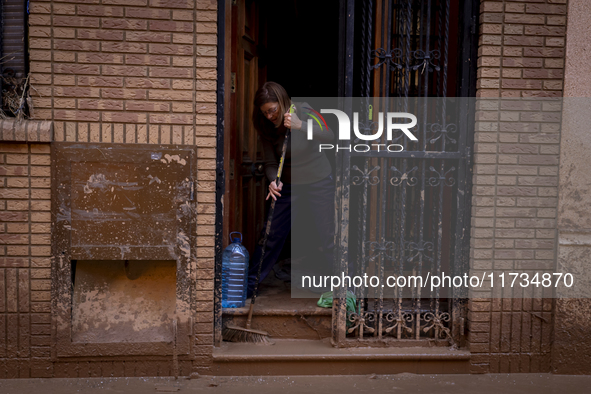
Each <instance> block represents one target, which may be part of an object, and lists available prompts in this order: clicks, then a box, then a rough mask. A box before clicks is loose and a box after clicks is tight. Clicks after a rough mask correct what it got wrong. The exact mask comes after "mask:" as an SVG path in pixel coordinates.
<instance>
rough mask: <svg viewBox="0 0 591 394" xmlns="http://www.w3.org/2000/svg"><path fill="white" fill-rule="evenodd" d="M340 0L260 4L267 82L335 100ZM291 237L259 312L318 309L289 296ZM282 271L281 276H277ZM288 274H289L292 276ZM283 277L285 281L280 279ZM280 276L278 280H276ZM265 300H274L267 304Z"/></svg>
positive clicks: (266, 287) (299, 94)
mask: <svg viewBox="0 0 591 394" xmlns="http://www.w3.org/2000/svg"><path fill="white" fill-rule="evenodd" d="M339 3H340V1H339V0H322V1H318V0H282V1H276V0H264V1H261V2H260V7H259V10H260V11H259V12H260V19H259V21H260V26H259V29H260V30H259V31H260V32H261V37H265V38H266V45H265V49H264V51H263V53H261V58H260V64H259V66H260V67H263V68H266V80H267V81H273V82H277V83H279V84H280V85H282V86H283V87H284V88H285V89H286V91H287V92H288V94H289V95H290V96H291V97H336V96H338V88H339V74H338V70H339V64H338V56H339V45H340V43H339ZM290 256H291V244H290V242H289V237H288V240H287V242H286V245H285V247H284V248H283V251H282V253H281V255H280V257H279V259H278V264H277V266H276V267H275V270H274V271H272V272H271V274H270V275H269V277H268V278H267V279H266V280H265V281H264V282H263V284H262V286H261V293H260V294H261V296H262V299H261V301H259V302H257V308H261V307H263V308H264V307H265V306H267V305H268V306H269V307H270V308H290V309H293V308H294V307H295V305H294V303H299V304H302V305H299V304H298V308H299V309H301V308H302V307H309V306H311V307H314V306H315V302H313V300H311V299H305V300H299V301H297V300H292V299H291V297H290V296H289V294H285V292H286V289H288V286H286V285H285V284H284V283H283V281H282V279H281V278H283V277H284V276H285V270H283V271H281V267H282V266H283V265H284V264H285V265H287V262H288V261H289V258H290ZM274 272H278V275H274ZM288 272H289V271H288ZM282 274H283V276H282ZM278 277H279V278H278ZM266 297H269V298H271V297H272V298H273V299H274V300H275V301H271V299H269V300H265V298H266Z"/></svg>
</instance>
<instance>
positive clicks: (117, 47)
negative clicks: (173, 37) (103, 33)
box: [101, 42, 148, 53]
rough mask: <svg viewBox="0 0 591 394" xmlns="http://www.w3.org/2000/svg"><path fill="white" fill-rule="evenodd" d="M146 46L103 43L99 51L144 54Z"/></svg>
mask: <svg viewBox="0 0 591 394" xmlns="http://www.w3.org/2000/svg"><path fill="white" fill-rule="evenodd" d="M147 49H148V46H147V44H144V43H139V42H103V43H101V50H102V51H103V52H122V53H129V52H131V53H146V51H147Z"/></svg>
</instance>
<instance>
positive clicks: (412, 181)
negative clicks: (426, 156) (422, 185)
mask: <svg viewBox="0 0 591 394" xmlns="http://www.w3.org/2000/svg"><path fill="white" fill-rule="evenodd" d="M390 169H391V170H392V171H394V172H396V173H398V174H400V176H394V177H392V178H390V184H391V185H392V186H400V185H401V184H402V182H406V184H407V186H415V185H416V184H417V182H418V180H417V178H416V177H414V176H411V177H409V174H410V173H411V172H413V171H416V170H417V169H418V167H417V166H414V167H413V168H411V169H410V170H408V171H407V172H405V173H402V171H400V170H399V169H398V168H396V167H394V166H392V167H390Z"/></svg>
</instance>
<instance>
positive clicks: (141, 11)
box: [125, 8, 193, 19]
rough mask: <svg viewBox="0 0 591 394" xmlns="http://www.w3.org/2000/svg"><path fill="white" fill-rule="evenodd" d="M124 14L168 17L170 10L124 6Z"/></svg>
mask: <svg viewBox="0 0 591 394" xmlns="http://www.w3.org/2000/svg"><path fill="white" fill-rule="evenodd" d="M191 15H193V13H191ZM125 16H126V17H128V18H138V19H170V10H159V9H150V8H126V9H125Z"/></svg>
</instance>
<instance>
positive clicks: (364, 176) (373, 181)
mask: <svg viewBox="0 0 591 394" xmlns="http://www.w3.org/2000/svg"><path fill="white" fill-rule="evenodd" d="M351 169H353V170H355V171H359V172H360V173H361V175H354V176H352V177H351V183H352V184H353V185H355V186H358V185H363V184H364V183H367V184H369V185H372V186H374V185H377V184H378V183H380V178H378V177H377V176H376V175H374V176H371V177H370V174H371V173H372V172H374V171H377V170H379V169H380V166H375V167H374V168H372V169H371V170H369V171H367V172H364V171H362V170H361V169H359V167H357V166H356V165H354V166H353V167H351Z"/></svg>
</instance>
